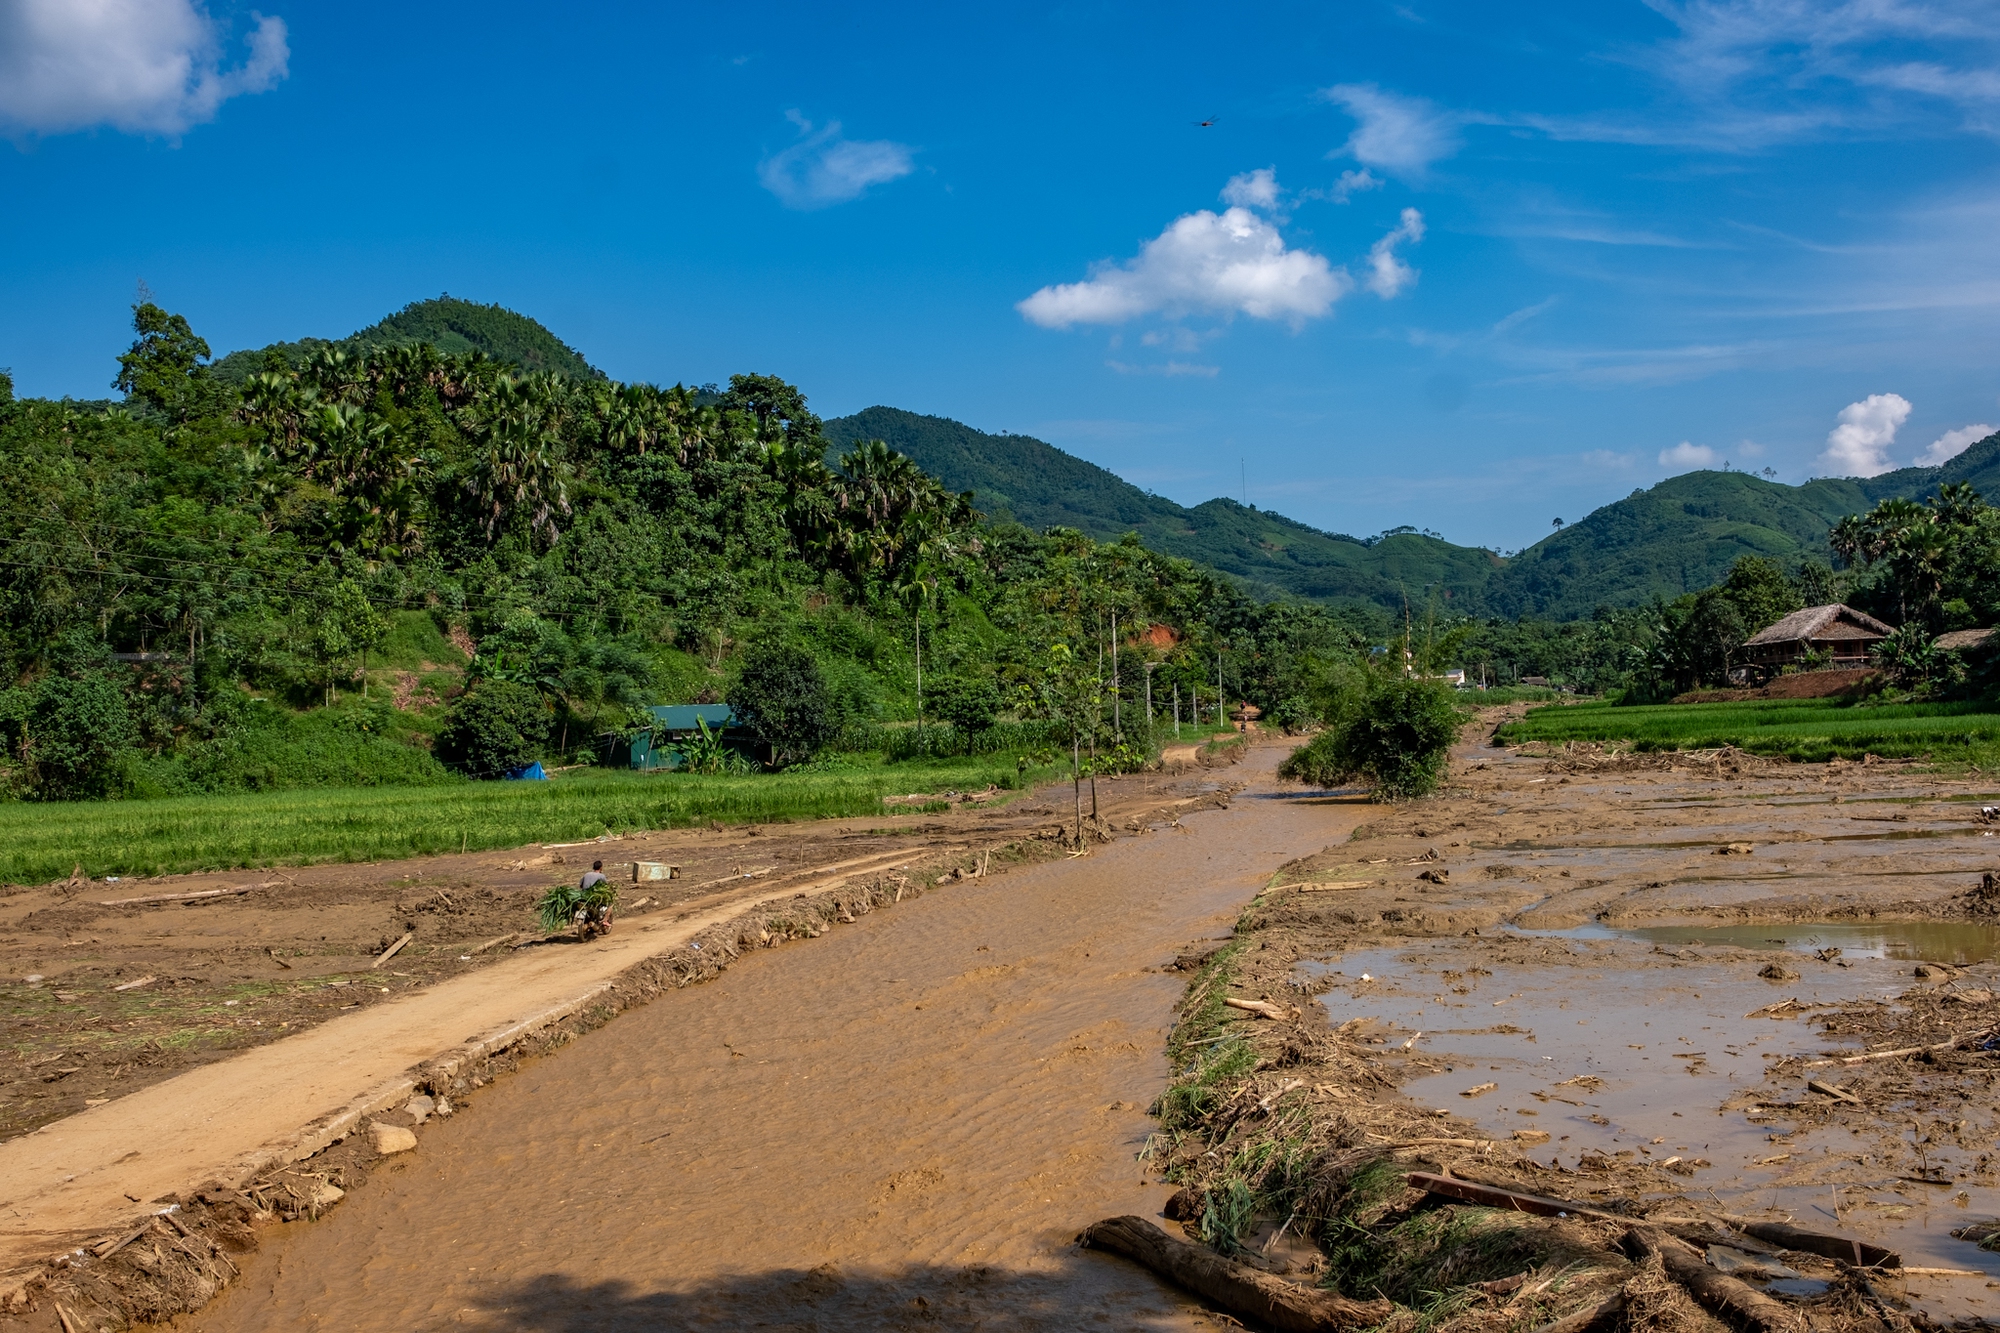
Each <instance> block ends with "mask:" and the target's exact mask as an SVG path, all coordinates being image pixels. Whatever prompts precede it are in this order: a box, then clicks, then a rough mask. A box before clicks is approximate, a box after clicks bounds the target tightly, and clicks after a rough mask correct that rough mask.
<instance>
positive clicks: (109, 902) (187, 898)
mask: <svg viewBox="0 0 2000 1333" xmlns="http://www.w3.org/2000/svg"><path fill="white" fill-rule="evenodd" d="M269 887H270V886H269V885H268V884H244V885H240V886H239V887H237V888H233V889H202V890H201V891H200V892H198V893H154V894H148V895H147V896H146V897H144V898H106V899H105V900H104V901H102V902H100V903H98V906H99V907H144V906H147V905H148V904H151V903H192V902H199V901H200V900H202V899H204V898H236V897H240V896H241V895H243V894H246V893H253V892H255V891H256V890H258V889H263V888H269Z"/></svg>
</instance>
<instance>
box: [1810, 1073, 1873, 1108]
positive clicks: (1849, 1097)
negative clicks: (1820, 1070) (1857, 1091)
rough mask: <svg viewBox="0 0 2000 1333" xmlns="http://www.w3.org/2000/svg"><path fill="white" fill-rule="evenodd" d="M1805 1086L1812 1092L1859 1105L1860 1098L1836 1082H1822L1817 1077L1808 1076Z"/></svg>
mask: <svg viewBox="0 0 2000 1333" xmlns="http://www.w3.org/2000/svg"><path fill="white" fill-rule="evenodd" d="M1806 1087H1808V1088H1810V1089H1812V1091H1814V1092H1817V1093H1820V1094H1822V1095H1824V1096H1827V1097H1836V1098H1838V1099H1840V1100H1841V1101H1843V1102H1851V1103H1853V1104H1854V1105H1855V1106H1859V1105H1861V1099H1860V1098H1859V1097H1857V1096H1855V1095H1854V1094H1853V1093H1851V1092H1849V1091H1848V1090H1847V1089H1846V1088H1843V1087H1840V1086H1839V1085H1837V1084H1833V1083H1824V1082H1821V1081H1820V1080H1819V1079H1816V1078H1809V1079H1807V1080H1806Z"/></svg>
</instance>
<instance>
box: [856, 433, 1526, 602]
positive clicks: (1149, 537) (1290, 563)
mask: <svg viewBox="0 0 2000 1333" xmlns="http://www.w3.org/2000/svg"><path fill="white" fill-rule="evenodd" d="M825 429H826V436H827V439H828V440H829V441H830V442H831V443H832V446H833V447H832V448H831V449H830V450H829V456H830V457H831V456H833V455H837V454H838V453H839V452H840V451H842V450H844V449H845V448H847V447H848V446H849V445H851V444H852V443H853V442H854V441H856V440H883V441H885V442H887V443H888V444H889V446H890V447H891V448H893V449H896V450H898V451H900V452H902V453H905V454H908V455H909V456H910V457H911V458H912V459H914V460H915V461H916V463H917V465H918V466H919V467H921V468H923V469H924V471H926V472H928V473H930V474H931V475H932V476H935V477H937V478H938V479H940V480H941V481H943V482H944V483H945V484H946V485H947V486H949V487H951V488H952V489H953V490H956V491H971V492H972V493H973V503H974V504H976V505H977V506H978V507H979V509H980V510H982V511H983V512H984V513H986V514H987V515H988V516H989V517H991V518H994V519H1001V520H1004V519H1009V518H1011V519H1014V520H1016V521H1018V522H1020V523H1022V524H1024V525H1025V526H1027V527H1029V528H1033V529H1036V530H1040V529H1042V528H1048V527H1055V526H1062V527H1069V528H1076V529H1078V530H1080V531H1082V532H1086V533H1088V534H1089V535H1091V536H1092V537H1095V538H1098V539H1099V540H1115V539H1116V538H1118V537H1121V536H1123V535H1124V534H1125V533H1128V532H1137V533H1138V534H1139V539H1140V540H1141V541H1143V542H1144V543H1145V544H1146V545H1147V546H1148V547H1150V548H1152V549H1153V550H1156V551H1161V552H1164V553H1166V554H1168V555H1176V556H1183V557H1185V558H1187V559H1189V560H1194V561H1197V562H1199V563H1201V564H1204V565H1207V566H1209V567H1210V568H1212V569H1218V570H1221V571H1222V572H1224V573H1226V574H1230V575H1233V576H1234V577H1236V578H1237V579H1240V580H1241V581H1242V582H1243V583H1244V584H1245V586H1247V587H1248V588H1249V589H1251V590H1252V591H1253V592H1256V593H1259V594H1261V595H1263V596H1266V597H1270V596H1278V595H1290V596H1293V597H1303V598H1308V599H1310V600H1313V601H1319V602H1328V603H1332V604H1335V605H1342V604H1346V605H1354V604H1369V605H1373V606H1375V607H1380V608H1384V609H1387V610H1392V611H1393V610H1400V609H1401V607H1402V606H1403V599H1404V598H1405V596H1407V597H1408V598H1409V600H1410V601H1411V602H1415V603H1421V602H1422V601H1423V599H1424V597H1425V596H1426V589H1427V588H1429V587H1430V586H1432V585H1436V586H1438V587H1439V588H1441V589H1442V590H1443V596H1444V597H1445V598H1446V600H1447V602H1448V604H1450V605H1451V606H1453V607H1454V608H1464V609H1466V610H1468V611H1474V612H1477V611H1482V610H1483V609H1484V606H1485V603H1484V601H1483V599H1482V596H1481V593H1482V589H1483V588H1484V587H1485V585H1486V583H1487V581H1488V580H1489V579H1490V578H1491V577H1492V575H1493V572H1494V571H1495V570H1496V569H1497V568H1498V567H1499V565H1500V563H1501V562H1500V558H1499V557H1498V556H1496V555H1495V554H1493V553H1492V552H1491V551H1485V550H1479V549H1477V548H1473V547H1465V546H1454V545H1452V544H1451V543H1450V542H1447V541H1444V540H1442V539H1440V538H1437V537H1432V536H1429V535H1426V534H1424V533H1420V532H1416V531H1414V530H1411V529H1401V530H1397V531H1393V532H1388V533H1384V534H1383V535H1382V536H1380V537H1374V538H1368V539H1366V540H1363V539H1360V538H1356V537H1349V536H1346V535H1344V534H1340V533H1331V532H1322V531H1320V530H1319V529H1318V528H1313V527H1308V526H1307V525H1305V524H1304V523H1300V522H1297V521H1296V520H1293V519H1289V518H1286V517H1284V516H1283V515H1282V514H1272V513H1267V512H1265V511H1263V510H1260V509H1253V508H1249V507H1247V506H1244V505H1241V504H1238V503H1237V502H1236V501H1234V500H1210V501H1208V502H1207V503H1205V504H1200V505H1196V506H1195V507H1194V508H1192V509H1189V508H1185V507H1183V506H1181V505H1177V504H1175V503H1174V502H1173V501H1172V500H1168V499H1165V498H1164V497H1162V496H1158V495H1153V494H1151V493H1150V492H1147V491H1142V490H1140V489H1139V488H1138V487H1137V486H1134V485H1132V484H1131V483H1130V482H1128V481H1125V480H1123V479H1122V478H1120V477H1118V476H1117V475H1116V474H1114V473H1111V472H1108V471H1106V470H1105V469H1104V468H1101V467H1098V466H1097V465H1096V464H1095V463H1087V462H1085V461H1084V460H1083V459H1081V458H1078V457H1076V456H1075V455H1073V454H1067V453H1064V452H1063V451H1062V450H1060V449H1058V448H1056V447H1055V446H1054V445H1052V444H1045V443H1044V442H1042V441H1041V440H1037V439H1033V438H1031V437H1029V436H1026V435H989V434H987V433H986V432H985V431H980V430H974V429H973V428H972V427H970V426H966V425H963V424H961V423H959V422H956V421H951V420H947V419H946V418H944V417H927V416H919V415H917V414H916V413H914V412H904V411H901V410H899V409H897V408H893V407H871V408H868V409H867V410H865V411H862V412H857V413H855V414H854V415H853V416H850V417H838V418H836V419H834V420H832V421H829V422H827V423H826V427H825Z"/></svg>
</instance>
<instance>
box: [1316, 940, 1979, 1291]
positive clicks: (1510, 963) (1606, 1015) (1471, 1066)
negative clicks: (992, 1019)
mask: <svg viewBox="0 0 2000 1333" xmlns="http://www.w3.org/2000/svg"><path fill="white" fill-rule="evenodd" d="M1993 933H1994V932H1993V929H1992V927H1990V926H1986V925H1983V924H1970V923H1958V922H1893V923H1875V922H1869V923H1858V924H1857V923H1848V922H1838V923H1818V924H1796V923H1787V924H1782V925H1770V924H1765V925H1748V926H1743V925H1732V926H1726V927H1687V926H1672V927H1645V928H1627V929H1616V928H1608V927H1604V926H1602V925H1597V924H1592V925H1590V926H1586V927H1581V928H1576V929H1571V930H1563V931H1537V932H1527V931H1519V932H1512V931H1510V932H1507V933H1506V935H1505V936H1503V937H1502V938H1501V939H1499V940H1495V939H1493V938H1491V937H1490V936H1486V937H1479V936H1475V937H1470V938H1468V937H1459V938H1450V939H1432V940H1408V941H1400V942H1395V943H1393V944H1388V945H1386V946H1385V947H1376V948H1366V949H1357V950H1352V951H1349V952H1347V953H1345V954H1343V955H1341V956H1339V957H1338V958H1336V959H1333V960H1330V961H1324V962H1320V961H1311V960H1308V961H1305V962H1302V963H1301V964H1300V976H1301V980H1302V981H1305V982H1307V983H1308V984H1310V985H1312V986H1313V987H1314V988H1315V989H1317V988H1318V987H1319V986H1328V985H1330V987H1331V989H1329V990H1327V991H1326V993H1325V994H1323V995H1322V996H1321V997H1320V1002H1321V1003H1322V1004H1324V1005H1325V1006H1326V1009H1327V1013H1328V1017H1329V1018H1330V1019H1331V1020H1332V1021H1333V1022H1334V1023H1336V1024H1340V1023H1346V1022H1349V1021H1351V1020H1354V1019H1365V1020H1370V1022H1371V1024H1372V1030H1373V1031H1376V1032H1377V1033H1378V1034H1379V1036H1380V1038H1381V1039H1382V1040H1383V1042H1384V1044H1388V1045H1394V1046H1401V1045H1403V1044H1404V1043H1405V1042H1409V1043H1411V1049H1412V1050H1413V1051H1415V1052H1417V1053H1420V1054H1422V1055H1424V1056H1426V1057H1428V1058H1429V1059H1430V1060H1431V1061H1433V1062H1436V1063H1438V1064H1440V1065H1442V1066H1443V1068H1442V1069H1441V1071H1440V1072H1436V1073H1431V1074H1428V1075H1425V1076H1422V1077H1418V1078H1414V1079H1411V1080H1410V1081H1408V1082H1406V1083H1404V1084H1403V1085H1402V1090H1403V1092H1404V1093H1405V1094H1406V1095H1408V1096H1409V1097H1411V1098H1412V1099H1414V1100H1416V1101H1417V1102H1418V1103H1419V1104H1420V1105H1422V1106H1426V1107H1432V1108H1436V1109H1438V1111H1439V1112H1440V1114H1443V1113H1445V1112H1449V1113H1452V1114H1455V1115H1459V1116H1463V1117H1466V1118H1469V1119H1471V1120H1473V1121H1474V1122H1475V1123H1477V1124H1478V1125H1479V1126H1480V1127H1481V1128H1482V1129H1484V1130H1485V1131H1486V1132H1488V1133H1489V1134H1491V1135H1493V1136H1494V1137H1496V1138H1503V1139H1504V1138H1508V1137H1510V1136H1512V1135H1514V1134H1516V1133H1517V1132H1518V1131H1522V1130H1530V1131H1535V1130H1539V1131H1543V1132H1546V1133H1547V1134H1549V1135H1550V1139H1549V1141H1548V1142H1547V1143H1544V1144H1542V1145H1541V1146H1539V1147H1534V1148H1531V1149H1530V1150H1529V1155H1530V1156H1532V1157H1534V1158H1536V1159H1538V1160H1539V1161H1542V1162H1544V1163H1549V1164H1552V1165H1557V1166H1563V1167H1571V1168H1574V1167H1577V1166H1578V1165H1579V1164H1580V1159H1581V1158H1583V1157H1584V1156H1586V1155H1589V1154H1602V1155H1604V1156H1607V1157H1624V1158H1628V1159H1631V1158H1638V1159H1650V1160H1651V1161H1653V1162H1655V1163H1664V1162H1665V1160H1666V1159H1669V1158H1677V1159H1679V1161H1680V1162H1681V1163H1684V1164H1685V1169H1686V1170H1687V1171H1688V1173H1689V1176H1690V1180H1689V1188H1690V1191H1691V1193H1693V1194H1696V1195H1706V1196H1707V1197H1709V1198H1711V1199H1713V1200H1715V1201H1716V1202H1719V1203H1721V1204H1722V1205H1723V1206H1724V1207H1725V1208H1726V1209H1728V1210H1732V1211H1735V1212H1740V1213H1754V1212H1759V1211H1760V1210H1762V1209H1766V1208H1774V1209H1779V1210H1782V1211H1783V1212H1785V1213H1788V1214H1790V1215H1791V1216H1793V1217H1795V1218H1796V1219H1797V1220H1798V1223H1799V1225H1801V1226H1805V1227H1808V1228H1816V1229H1822V1230H1829V1231H1831V1230H1838V1231H1840V1232H1841V1233H1842V1234H1849V1233H1852V1234H1854V1235H1858V1236H1860V1237H1861V1238H1863V1239H1865V1240H1872V1241H1876V1242H1878V1243H1880V1244H1883V1245H1887V1246H1890V1247H1891V1248H1894V1249H1896V1250H1899V1251H1900V1252H1901V1253H1902V1255H1903V1260H1904V1263H1905V1264H1908V1265H1913V1266H1923V1267H1933V1268H1960V1269H1974V1270H1984V1271H1983V1272H1982V1273H1981V1275H1980V1276H1977V1277H1945V1276H1935V1275H1933V1276H1927V1277H1925V1278H1924V1279H1922V1280H1921V1281H1918V1280H1914V1279H1913V1280H1912V1282H1911V1284H1910V1285H1911V1287H1912V1290H1910V1291H1909V1292H1908V1293H1907V1294H1908V1295H1910V1296H1911V1298H1912V1299H1913V1302H1914V1303H1915V1304H1916V1305H1917V1306H1918V1307H1919V1308H1922V1309H1924V1310H1926V1311H1927V1312H1928V1313H1930V1314H1932V1315H1934V1316H1936V1317H1939V1318H1942V1319H1954V1318H1968V1317H1969V1318H1981V1317H1986V1316H1990V1315H1991V1314H1992V1313H1993V1312H1995V1311H1996V1310H2000V1299H1996V1297H2000V1292H1995V1291H1993V1290H1991V1289H1989V1288H1988V1285H1987V1284H1988V1282H1989V1280H1991V1279H1992V1278H2000V1256H1994V1255H1990V1254H1987V1253H1984V1252H1982V1251H1980V1250H1978V1249H1977V1248H1976V1247H1974V1246H1973V1245H1971V1244H1970V1243H1968V1242H1965V1241H1960V1240H1956V1239H1953V1238H1952V1236H1951V1235H1950V1231H1951V1229H1952V1228H1953V1227H1958V1226H1962V1225H1964V1224H1965V1223H1966V1222H1967V1221H1969V1220H1973V1219H1979V1218H1987V1217H1993V1216H2000V1188H1996V1187H1995V1185H1994V1182H1993V1177H1992V1176H1991V1175H1988V1174H1985V1173H1984V1172H1983V1171H1982V1172H1979V1173H1973V1172H1972V1171H1971V1168H1972V1166H1973V1164H1974V1160H1975V1159H1976V1158H1978V1156H1979V1153H1980V1151H1981V1149H1982V1146H1983V1148H1984V1150H1986V1151H1989V1152H1990V1151H1991V1149H1992V1148H1993V1146H1994V1134H1995V1132H1996V1130H2000V1123H1996V1121H1995V1117H1994V1108H1993V1107H1992V1106H1991V1105H1977V1106H1975V1105H1967V1106H1965V1107H1964V1108H1963V1109H1962V1111H1960V1112H1959V1114H1960V1115H1961V1116H1962V1117H1964V1121H1963V1122H1961V1123H1962V1124H1965V1123H1966V1122H1969V1125H1968V1127H1967V1134H1966V1142H1967V1144H1968V1145H1969V1146H1960V1145H1959V1143H1958V1142H1957V1141H1956V1140H1957V1137H1958V1136H1957V1134H1956V1132H1955V1131H1956V1130H1957V1129H1958V1128H1959V1127H1960V1126H1951V1127H1950V1129H1951V1130H1952V1131H1953V1132H1951V1133H1947V1132H1944V1131H1945V1129H1946V1127H1945V1126H1942V1125H1939V1124H1937V1123H1935V1117H1927V1116H1923V1115H1919V1114H1915V1113H1912V1112H1906V1111H1905V1110H1904V1109H1902V1108H1901V1107H1899V1106H1898V1105H1896V1104H1895V1103H1893V1102H1892V1103H1891V1104H1890V1105H1888V1106H1886V1107H1884V1108H1883V1111H1882V1119H1881V1120H1880V1121H1878V1122H1877V1123H1876V1124H1875V1125H1874V1126H1872V1127H1871V1129H1870V1130H1869V1131H1868V1132H1866V1133H1864V1132H1863V1131H1862V1130H1859V1129H1844V1128H1842V1127H1841V1126H1839V1125H1837V1124H1836V1125H1826V1126H1820V1127H1816V1128H1796V1127H1795V1126H1794V1125H1793V1123H1792V1122H1791V1121H1790V1120H1789V1119H1788V1118H1787V1117H1786V1116H1785V1115H1784V1114H1783V1113H1782V1112H1776V1113H1774V1112H1770V1111H1766V1110H1764V1109H1762V1108H1763V1106H1764V1105H1765V1104H1766V1103H1767V1102H1770V1101H1773V1100H1776V1099H1777V1098H1778V1097H1779V1096H1780V1095H1781V1094H1780V1093H1778V1091H1777V1090H1776V1089H1774V1088H1772V1087H1771V1086H1769V1085H1768V1084H1767V1082H1766V1079H1765V1066H1766V1064H1767V1063H1768V1062H1770V1061H1772V1060H1775V1059H1778V1058H1779V1057H1781V1056H1795V1057H1805V1058H1808V1059H1811V1058H1816V1057H1821V1056H1836V1055H1841V1054H1847V1053H1850V1052H1852V1051H1855V1050H1858V1049H1861V1046H1860V1038H1859V1037H1848V1038H1843V1037H1840V1036H1834V1035H1829V1034H1828V1033H1825V1032H1822V1031H1820V1030H1819V1029H1818V1028H1817V1027H1816V1026H1814V1025H1813V1024H1812V1023H1811V1022H1810V1017H1811V1014H1812V1013H1813V1012H1816V1011H1817V1010H1816V1009H1808V1010H1806V1011H1804V1012H1803V1016H1801V1014H1800V1013H1788V1014H1781V1015H1779V1016H1776V1017H1773V1016H1771V1015H1770V1014H1768V1013H1762V1012H1759V1011H1760V1010H1763V1009H1765V1008H1766V1006H1769V1005H1771V1004H1773V1002H1775V1001H1782V1000H1786V999H1792V1000H1797V1001H1798V1002H1800V1003H1801V1004H1804V1005H1807V1006H1835V1005H1848V1004H1853V1003H1856V1002H1869V1001H1880V1002H1884V1003H1893V1002H1894V1001H1895V1000H1896V998H1897V997H1898V996H1899V995H1901V994H1903V993H1904V992H1905V991H1907V990H1909V989H1910V986H1911V984H1912V983H1911V976H1910V966H1909V963H1908V961H1907V960H1909V959H1911V958H1923V959H1929V960H1938V961H1951V962H1958V963H1974V964H1976V963H1977V962H1979V961H1980V960H1982V959H1991V958H1992V957H1993V956H1994V953H1995V950H1994V949H1993V948H1992V947H1991V946H1992V944H1993V939H1992V937H1993ZM1482 935H1483V933H1482ZM1829 945H1832V946H1837V947H1838V949H1839V956H1838V957H1837V958H1833V957H1829V958H1828V959H1825V960H1821V959H1819V958H1817V957H1815V956H1814V955H1813V954H1812V953H1811V952H1808V951H1809V950H1811V949H1816V948H1826V947H1827V946H1829ZM1669 949H1671V950H1672V951H1673V952H1672V957H1671V960H1669V959H1667V958H1663V957H1662V955H1663V954H1665V953H1667V951H1668V950H1669ZM1744 949H1761V950H1765V951H1783V952H1782V953H1779V954H1778V956H1780V957H1783V956H1787V955H1789V956H1790V958H1791V961H1792V962H1793V964H1794V966H1795V967H1796V968H1797V969H1798V971H1799V975H1798V976H1797V978H1796V979H1794V980H1788V981H1782V982H1772V981H1766V980H1763V979H1761V978H1759V977H1758V976H1756V974H1755V972H1754V971H1753V968H1752V966H1750V965H1746V963H1745V961H1744V955H1743V953H1742V950H1744ZM1984 971H1985V969H1980V972H1981V973H1982V974H1983V973H1984ZM1819 1072H1820V1073H1821V1077H1822V1078H1824V1079H1825V1080H1829V1081H1831V1082H1833V1083H1836V1084H1838V1083H1840V1082H1842V1081H1844V1080H1846V1079H1848V1078H1850V1077H1852V1076H1853V1074H1854V1072H1855V1071H1854V1070H1852V1069H1842V1068H1838V1067H1835V1068H1831V1069H1826V1070H1823V1071H1819ZM1884 1135H1886V1136H1887V1137H1888V1138H1889V1139H1891V1140H1896V1139H1900V1140H1901V1141H1902V1143H1903V1144H1920V1145H1922V1146H1923V1151H1922V1152H1921V1153H1919V1154H1918V1156H1917V1158H1916V1161H1917V1162H1918V1163H1921V1166H1918V1165H1913V1164H1912V1163H1911V1161H1910V1159H1909V1158H1908V1157H1906V1156H1905V1154H1904V1153H1903V1152H1902V1151H1901V1150H1900V1147H1898V1149H1897V1150H1894V1151H1885V1150H1884V1149H1885V1145H1884V1144H1883V1143H1881V1142H1878V1141H1876V1140H1877V1138H1878V1137H1879V1136H1884ZM1918 1174H1922V1175H1926V1176H1931V1177H1933V1178H1936V1179H1951V1180H1952V1181H1953V1183H1952V1184H1950V1185H1935V1184H1926V1183H1923V1181H1921V1180H1919V1179H1915V1178H1913V1177H1914V1176H1915V1175H1918Z"/></svg>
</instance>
